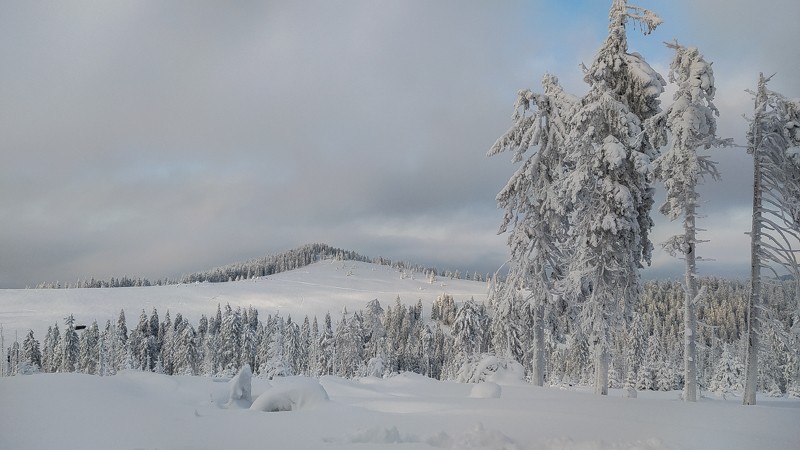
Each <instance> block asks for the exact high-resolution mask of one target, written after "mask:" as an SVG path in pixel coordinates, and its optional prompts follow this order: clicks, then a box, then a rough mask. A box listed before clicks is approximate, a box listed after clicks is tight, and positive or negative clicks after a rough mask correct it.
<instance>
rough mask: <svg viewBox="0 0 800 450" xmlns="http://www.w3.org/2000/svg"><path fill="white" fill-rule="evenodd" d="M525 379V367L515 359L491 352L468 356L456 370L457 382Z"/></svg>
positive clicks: (502, 381)
mask: <svg viewBox="0 0 800 450" xmlns="http://www.w3.org/2000/svg"><path fill="white" fill-rule="evenodd" d="M524 379H525V368H524V367H522V364H520V363H518V362H517V361H515V360H513V359H511V358H507V357H503V356H496V355H491V354H485V353H484V354H481V355H474V356H471V357H470V358H468V359H467V360H466V361H465V362H464V363H463V364H462V365H461V368H460V369H459V370H458V374H457V375H456V380H457V381H458V382H459V383H480V382H484V381H492V382H496V383H515V382H520V381H523V380H524Z"/></svg>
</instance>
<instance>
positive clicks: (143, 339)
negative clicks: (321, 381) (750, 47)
mask: <svg viewBox="0 0 800 450" xmlns="http://www.w3.org/2000/svg"><path fill="white" fill-rule="evenodd" d="M703 281H704V284H705V285H706V286H707V289H706V291H707V292H706V294H705V296H704V300H703V302H702V303H701V304H699V305H698V307H697V310H696V311H697V318H698V322H699V323H701V324H702V326H700V327H698V332H697V336H696V338H695V342H696V344H697V359H696V364H697V382H698V385H699V388H701V389H704V390H707V391H714V392H718V393H721V394H725V393H728V392H740V391H741V390H742V389H743V386H744V382H745V378H744V376H745V373H744V366H743V364H742V362H741V361H742V356H743V354H744V352H745V350H746V333H745V331H746V324H745V322H744V311H745V309H746V307H747V299H748V296H749V292H748V291H749V286H748V285H747V284H745V283H742V282H737V281H727V280H721V279H713V278H712V279H705V280H703ZM492 284H494V283H492ZM684 296H685V291H684V289H683V287H682V286H681V284H679V283H677V282H666V281H658V282H648V283H644V285H643V290H642V295H641V296H640V297H639V298H638V299H637V300H636V302H635V303H634V305H633V313H632V317H633V319H632V321H631V322H630V324H629V326H628V327H627V328H616V329H614V330H612V331H611V333H612V335H613V336H612V342H613V343H614V344H613V345H612V346H610V347H609V349H608V364H609V386H610V387H612V388H622V387H630V388H634V389H639V390H673V389H681V388H682V387H683V386H684V385H685V383H686V380H685V378H684V376H683V373H682V372H681V371H680V370H677V368H678V366H679V365H680V361H682V360H683V355H684V351H685V347H684V345H683V326H684V325H683V322H682V318H681V315H680V308H679V306H680V305H681V304H682V302H683V301H684ZM765 299H766V301H767V302H768V304H769V305H770V307H771V308H770V310H771V311H773V312H774V314H775V315H774V316H773V317H772V318H771V319H770V320H769V321H765V323H766V324H767V326H766V327H765V331H764V333H763V339H764V340H765V345H763V346H762V353H761V358H760V359H759V366H758V378H757V383H758V387H759V389H760V390H762V391H764V392H767V393H769V394H772V395H783V394H789V395H794V396H800V355H798V354H797V352H792V351H791V350H790V349H796V348H798V345H800V342H798V337H797V335H796V334H792V333H791V332H790V329H791V327H792V325H793V323H794V322H793V320H794V317H793V313H794V311H796V308H797V297H796V295H795V285H794V284H793V283H785V284H780V285H773V286H770V287H769V289H767V290H766V296H765ZM428 308H429V309H428ZM423 310H425V313H424V311H423ZM535 314H536V313H535V311H534V310H533V309H531V308H527V307H524V305H522V304H521V303H519V302H516V303H509V302H506V301H505V300H504V298H503V297H502V296H492V297H490V301H489V302H488V303H486V304H484V303H480V302H476V301H474V300H472V299H468V300H465V301H460V302H458V303H456V302H455V301H454V299H453V298H452V297H451V296H449V295H446V294H444V295H441V296H440V297H438V298H437V299H436V300H435V301H434V302H433V304H432V305H430V306H429V307H427V308H423V305H422V303H421V301H418V302H417V303H416V304H413V305H410V306H406V305H404V304H403V303H401V302H400V299H399V298H398V299H396V300H395V302H394V303H393V304H392V305H389V306H386V307H384V306H382V305H381V304H380V303H379V301H378V300H373V301H371V302H369V303H368V304H367V305H366V306H365V308H363V309H362V310H359V311H354V312H348V311H342V313H341V314H340V315H339V316H338V317H336V318H335V320H334V318H332V317H331V315H330V314H327V315H326V316H325V317H324V318H322V320H318V318H317V317H313V318H308V317H304V318H303V319H302V321H300V320H293V319H292V317H291V316H286V317H282V316H280V315H269V316H267V317H266V318H264V317H262V316H260V315H259V313H258V311H257V310H255V309H253V308H232V307H231V306H230V305H225V306H219V307H218V308H217V311H216V313H215V314H212V315H210V316H209V317H206V316H202V317H201V318H200V319H199V321H198V322H197V323H191V322H190V321H188V320H187V319H185V318H184V317H183V316H181V314H175V316H174V318H172V316H171V314H170V312H169V311H167V312H166V313H165V314H164V316H163V317H160V316H159V314H158V312H157V311H156V310H153V311H152V312H151V313H150V314H148V313H146V312H145V311H142V312H141V314H140V315H139V318H138V321H134V322H131V325H130V326H129V325H128V320H127V318H126V316H125V313H124V311H121V312H120V314H119V317H118V318H117V320H116V321H110V320H109V321H107V322H106V324H105V325H104V326H103V327H100V326H99V325H98V324H97V323H96V322H93V323H91V324H90V325H89V326H87V327H85V328H83V329H80V330H78V329H76V328H77V327H76V321H75V319H74V318H73V317H72V316H69V317H67V318H66V319H65V321H64V324H63V329H60V327H59V325H58V324H54V325H52V326H51V327H50V328H49V329H48V331H47V333H46V335H45V336H44V340H43V342H42V343H41V344H40V342H39V341H38V340H37V339H36V338H35V337H34V336H33V332H32V331H31V332H29V333H28V334H27V336H26V337H25V338H24V339H23V340H22V343H19V342H17V341H16V340H15V342H13V343H12V345H11V346H10V347H8V349H7V355H8V360H7V365H6V367H7V372H6V373H4V375H7V374H29V373H35V372H80V373H88V374H100V375H111V374H114V373H116V372H117V371H119V370H124V369H133V370H145V371H154V372H160V373H165V374H170V375H173V374H174V375H207V376H232V375H233V374H235V373H236V372H237V370H238V369H239V368H241V367H242V366H243V365H244V364H249V365H250V367H252V368H254V372H255V373H256V374H257V375H258V376H262V377H266V378H273V377H276V376H287V375H308V376H322V375H338V376H342V377H356V376H368V375H372V376H384V375H387V374H392V373H399V372H403V371H413V372H416V373H420V374H423V375H426V376H429V377H432V378H437V379H452V380H461V381H470V380H471V379H470V378H469V376H468V375H465V374H470V373H473V372H474V371H475V369H476V366H477V365H478V364H479V361H481V360H482V359H485V357H486V356H487V355H493V356H496V357H497V358H498V360H499V361H501V362H504V363H510V362H512V361H514V362H515V363H519V365H521V366H522V367H523V368H524V369H525V371H526V372H527V374H528V378H529V379H531V380H532V381H533V377H534V376H538V374H537V373H536V372H535V371H534V367H533V366H534V364H536V360H535V358H534V346H533V341H534V339H536V337H535V334H536V333H541V338H542V349H543V351H542V352H541V365H542V367H541V376H542V379H543V382H544V383H546V384H549V385H554V386H564V385H586V384H591V383H592V382H593V373H594V364H595V360H594V358H592V355H591V340H590V339H589V336H588V335H587V334H586V333H585V332H584V331H583V330H582V329H581V328H580V327H578V326H576V321H575V320H574V319H575V317H574V314H575V313H574V312H571V311H570V309H569V308H568V305H567V304H566V303H565V302H559V303H558V304H557V305H556V307H554V308H546V309H545V313H544V314H543V315H541V316H540V317H539V318H538V319H536V318H534V315H535ZM534 320H541V330H539V331H537V330H536V328H534V327H533V326H532V324H533V322H534ZM509 350H510V351H509Z"/></svg>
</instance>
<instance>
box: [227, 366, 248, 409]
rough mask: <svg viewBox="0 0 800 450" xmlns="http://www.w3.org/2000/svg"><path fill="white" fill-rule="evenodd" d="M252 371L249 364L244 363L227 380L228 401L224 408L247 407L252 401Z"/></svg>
mask: <svg viewBox="0 0 800 450" xmlns="http://www.w3.org/2000/svg"><path fill="white" fill-rule="evenodd" d="M252 378H253V371H252V370H250V364H245V365H244V367H242V368H241V369H240V370H239V373H237V374H236V376H235V377H233V378H231V381H229V382H228V386H229V389H230V395H229V396H228V403H227V404H226V405H225V407H226V408H236V409H238V408H242V409H245V408H249V407H250V404H251V403H252V402H253V400H252V396H251V392H252V380H251V379H252Z"/></svg>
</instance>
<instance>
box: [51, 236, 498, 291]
mask: <svg viewBox="0 0 800 450" xmlns="http://www.w3.org/2000/svg"><path fill="white" fill-rule="evenodd" d="M330 259H332V260H339V261H361V262H371V263H373V264H380V265H382V266H390V267H393V268H395V269H398V270H402V271H404V272H408V273H414V272H419V273H424V274H425V276H427V277H429V278H436V277H437V276H441V277H444V278H451V279H454V278H455V279H467V280H470V279H471V280H475V281H484V279H486V278H488V275H485V274H479V273H477V272H474V273H472V274H470V273H469V272H466V271H465V272H462V271H460V270H452V269H444V270H442V269H437V268H435V267H424V266H421V265H419V264H412V263H409V262H404V261H393V260H391V259H387V258H382V257H377V258H370V257H367V256H364V255H361V254H359V253H357V252H355V251H352V250H344V249H341V248H336V247H331V246H330V245H327V244H307V245H303V246H301V247H298V248H295V249H291V250H287V251H285V252H280V253H277V254H274V255H269V256H265V257H263V258H255V259H251V260H249V261H244V262H239V263H233V264H228V265H226V266H222V267H217V268H214V269H209V270H205V271H201V272H195V273H192V274H188V275H184V276H182V277H180V278H178V279H172V278H168V277H165V278H162V279H158V280H156V281H150V280H149V279H147V278H141V277H136V278H132V277H128V276H122V277H111V278H110V279H108V280H98V279H95V278H93V277H92V278H89V279H87V280H78V281H76V282H75V283H61V282H59V281H56V282H45V283H41V284H39V285H38V286H37V289H70V288H120V287H144V286H166V285H173V284H181V283H183V284H188V283H224V282H227V281H240V280H249V279H252V278H258V277H265V276H269V275H274V274H277V273H281V272H286V271H289V270H294V269H299V268H301V267H305V266H308V265H309V264H312V263H315V262H317V261H322V260H330Z"/></svg>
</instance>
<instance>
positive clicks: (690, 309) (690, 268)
mask: <svg viewBox="0 0 800 450" xmlns="http://www.w3.org/2000/svg"><path fill="white" fill-rule="evenodd" d="M692 193H694V189H692ZM693 196H694V197H695V198H692V199H689V201H688V202H686V216H685V217H686V218H685V219H684V230H685V237H686V243H687V249H686V254H685V256H686V298H685V300H684V301H685V304H684V307H683V324H684V330H683V333H684V342H683V344H684V347H683V365H684V379H685V382H684V385H683V400H684V401H687V402H696V401H697V342H696V335H697V313H696V311H695V306H694V302H695V301H696V299H697V265H696V261H697V257H696V255H695V244H696V242H695V238H696V229H695V206H696V202H697V199H696V195H693Z"/></svg>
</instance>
